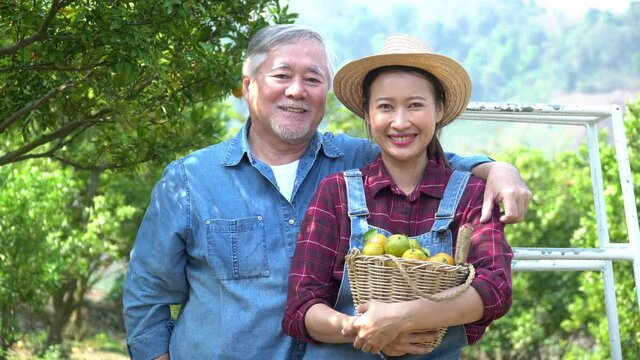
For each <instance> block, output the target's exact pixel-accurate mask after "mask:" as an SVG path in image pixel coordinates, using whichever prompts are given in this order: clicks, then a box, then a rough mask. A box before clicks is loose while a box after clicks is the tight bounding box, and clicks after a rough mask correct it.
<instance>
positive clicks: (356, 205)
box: [343, 169, 369, 246]
mask: <svg viewBox="0 0 640 360" xmlns="http://www.w3.org/2000/svg"><path fill="white" fill-rule="evenodd" d="M343 175H344V180H345V182H346V183H347V208H348V210H349V218H350V219H351V239H352V246H353V245H354V244H353V240H355V239H362V236H363V235H364V233H365V232H366V231H367V229H368V224H367V218H368V217H369V209H368V208H367V200H366V199H365V196H364V184H363V183H362V173H361V172H360V170H358V169H352V170H346V171H343Z"/></svg>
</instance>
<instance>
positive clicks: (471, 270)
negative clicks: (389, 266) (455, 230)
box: [385, 255, 476, 302]
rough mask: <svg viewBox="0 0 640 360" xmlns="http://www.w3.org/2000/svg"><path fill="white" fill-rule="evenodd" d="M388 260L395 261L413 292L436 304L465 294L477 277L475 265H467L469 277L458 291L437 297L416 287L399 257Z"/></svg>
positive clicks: (457, 288)
mask: <svg viewBox="0 0 640 360" xmlns="http://www.w3.org/2000/svg"><path fill="white" fill-rule="evenodd" d="M385 256H386V255H385ZM388 258H389V259H391V260H393V262H395V263H396V266H397V268H398V270H400V274H402V277H403V278H404V279H405V280H406V281H407V284H409V286H410V287H411V289H412V290H413V291H415V292H416V294H418V295H420V296H421V297H423V298H426V299H429V300H431V301H436V302H438V301H443V300H447V299H451V298H454V297H456V296H458V295H460V294H462V293H463V292H465V291H466V290H467V289H468V288H469V286H471V282H472V281H473V278H474V277H475V275H476V269H475V268H474V267H473V265H471V264H466V266H467V268H469V275H468V276H467V279H466V280H465V282H464V283H462V284H461V285H459V286H456V290H454V291H453V292H451V293H449V294H446V295H441V296H437V295H436V294H427V293H425V292H423V291H422V290H420V289H418V287H417V286H416V285H415V283H414V282H413V280H411V278H410V277H409V275H408V274H407V272H406V270H405V269H404V267H403V266H402V264H400V262H399V261H398V258H397V257H395V256H388Z"/></svg>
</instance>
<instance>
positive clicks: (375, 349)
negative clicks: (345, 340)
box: [351, 302, 406, 354]
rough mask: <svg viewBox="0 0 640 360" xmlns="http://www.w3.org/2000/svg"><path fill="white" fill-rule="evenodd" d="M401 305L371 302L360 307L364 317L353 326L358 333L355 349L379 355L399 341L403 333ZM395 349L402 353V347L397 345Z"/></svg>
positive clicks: (359, 318) (359, 317) (358, 318)
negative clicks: (396, 340) (395, 341)
mask: <svg viewBox="0 0 640 360" xmlns="http://www.w3.org/2000/svg"><path fill="white" fill-rule="evenodd" d="M400 304H401V303H390V304H387V303H379V302H370V303H366V304H362V305H360V306H358V309H357V310H358V312H359V313H360V314H362V315H360V316H358V317H357V318H356V319H355V320H354V321H353V323H352V325H351V326H352V327H353V329H354V330H356V331H357V335H356V338H355V340H354V341H353V347H355V348H356V349H360V350H362V351H364V352H368V353H372V354H378V353H379V352H380V351H381V350H382V349H383V348H385V347H387V346H388V345H389V344H391V343H392V342H393V341H394V340H395V339H397V338H398V336H399V335H400V334H401V333H402V331H403V319H402V316H403V312H402V308H401V307H400V306H399V305H400ZM404 341H406V339H405V340H404ZM394 349H396V350H395V351H400V350H399V349H401V345H399V344H396V345H395V346H394Z"/></svg>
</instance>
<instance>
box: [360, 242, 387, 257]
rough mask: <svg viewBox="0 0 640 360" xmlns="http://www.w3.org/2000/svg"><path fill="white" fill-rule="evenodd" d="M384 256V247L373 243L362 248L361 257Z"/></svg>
mask: <svg viewBox="0 0 640 360" xmlns="http://www.w3.org/2000/svg"><path fill="white" fill-rule="evenodd" d="M382 254H384V246H382V245H380V244H375V243H368V244H367V245H365V246H364V247H363V248H362V255H369V256H374V255H382Z"/></svg>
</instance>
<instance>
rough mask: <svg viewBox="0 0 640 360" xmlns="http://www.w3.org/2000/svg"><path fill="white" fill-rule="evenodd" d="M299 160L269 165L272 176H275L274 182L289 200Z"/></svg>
mask: <svg viewBox="0 0 640 360" xmlns="http://www.w3.org/2000/svg"><path fill="white" fill-rule="evenodd" d="M299 162H300V160H296V161H294V162H292V163H288V164H284V165H270V166H271V171H273V176H275V177H276V183H277V184H278V187H279V188H280V193H281V194H282V196H284V197H285V198H287V200H289V201H291V192H292V191H293V185H294V184H295V182H296V171H298V163H299Z"/></svg>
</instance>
